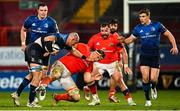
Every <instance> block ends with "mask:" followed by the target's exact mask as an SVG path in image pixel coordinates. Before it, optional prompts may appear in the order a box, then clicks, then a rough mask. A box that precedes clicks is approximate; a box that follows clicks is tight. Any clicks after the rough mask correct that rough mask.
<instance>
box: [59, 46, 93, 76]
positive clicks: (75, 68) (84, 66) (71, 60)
mask: <svg viewBox="0 0 180 111" xmlns="http://www.w3.org/2000/svg"><path fill="white" fill-rule="evenodd" d="M76 49H77V50H79V51H80V52H81V53H82V54H83V55H85V56H86V57H88V56H89V55H90V53H91V52H90V48H89V47H88V46H87V45H86V44H84V43H77V45H76ZM59 60H60V61H61V62H62V63H63V64H64V65H65V66H66V68H67V69H68V70H69V71H70V72H71V74H74V73H78V72H85V71H88V72H90V71H91V70H92V62H89V61H86V60H84V59H81V58H79V57H76V56H74V55H73V54H72V53H69V54H67V55H65V56H63V57H62V58H60V59H59Z"/></svg>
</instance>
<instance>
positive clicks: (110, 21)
mask: <svg viewBox="0 0 180 111" xmlns="http://www.w3.org/2000/svg"><path fill="white" fill-rule="evenodd" d="M109 24H119V21H118V20H117V19H111V20H109Z"/></svg>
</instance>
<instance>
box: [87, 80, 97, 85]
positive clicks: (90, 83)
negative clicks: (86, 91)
mask: <svg viewBox="0 0 180 111" xmlns="http://www.w3.org/2000/svg"><path fill="white" fill-rule="evenodd" d="M93 84H95V81H93V82H89V83H86V85H87V86H92V85H93Z"/></svg>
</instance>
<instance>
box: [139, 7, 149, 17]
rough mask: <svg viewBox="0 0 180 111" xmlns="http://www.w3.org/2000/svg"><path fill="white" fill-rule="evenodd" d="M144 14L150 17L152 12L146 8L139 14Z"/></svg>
mask: <svg viewBox="0 0 180 111" xmlns="http://www.w3.org/2000/svg"><path fill="white" fill-rule="evenodd" d="M142 13H145V14H146V15H147V16H150V14H151V13H150V11H149V9H147V8H145V9H141V10H140V11H139V14H142Z"/></svg>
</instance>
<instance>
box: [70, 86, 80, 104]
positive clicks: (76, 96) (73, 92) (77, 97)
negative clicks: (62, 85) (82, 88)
mask: <svg viewBox="0 0 180 111" xmlns="http://www.w3.org/2000/svg"><path fill="white" fill-rule="evenodd" d="M68 93H69V95H70V96H71V98H72V99H73V100H74V102H78V101H79V100H80V94H79V89H78V88H74V89H72V90H69V91H68Z"/></svg>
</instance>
